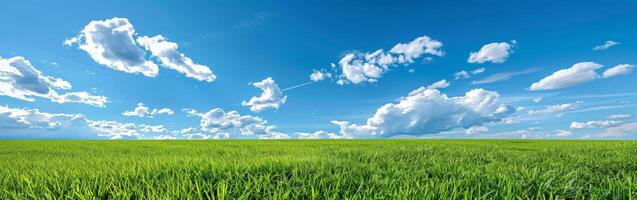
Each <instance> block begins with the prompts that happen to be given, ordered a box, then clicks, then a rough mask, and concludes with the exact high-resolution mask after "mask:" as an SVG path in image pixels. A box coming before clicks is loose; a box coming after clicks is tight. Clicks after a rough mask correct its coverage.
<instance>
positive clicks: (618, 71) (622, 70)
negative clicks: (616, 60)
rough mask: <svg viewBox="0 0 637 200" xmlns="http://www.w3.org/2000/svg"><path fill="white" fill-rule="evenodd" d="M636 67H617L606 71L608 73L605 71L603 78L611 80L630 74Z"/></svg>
mask: <svg viewBox="0 0 637 200" xmlns="http://www.w3.org/2000/svg"><path fill="white" fill-rule="evenodd" d="M634 67H635V65H630V64H620V65H616V66H614V67H611V68H608V69H606V71H604V73H603V74H602V78H610V77H613V76H619V75H625V74H630V73H631V72H632V71H633V68H634Z"/></svg>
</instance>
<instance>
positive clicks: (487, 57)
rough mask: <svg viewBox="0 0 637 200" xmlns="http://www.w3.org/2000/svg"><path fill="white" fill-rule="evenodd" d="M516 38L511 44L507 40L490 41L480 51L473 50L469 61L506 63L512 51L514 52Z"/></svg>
mask: <svg viewBox="0 0 637 200" xmlns="http://www.w3.org/2000/svg"><path fill="white" fill-rule="evenodd" d="M514 45H515V40H514V41H513V42H511V44H509V43H506V42H500V43H490V44H486V45H484V46H482V48H480V50H479V51H478V52H471V53H470V54H469V58H468V59H467V62H468V63H485V62H492V63H504V62H505V61H506V60H507V59H508V58H509V55H510V54H511V53H513V47H514Z"/></svg>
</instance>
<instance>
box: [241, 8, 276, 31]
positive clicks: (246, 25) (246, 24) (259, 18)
mask: <svg viewBox="0 0 637 200" xmlns="http://www.w3.org/2000/svg"><path fill="white" fill-rule="evenodd" d="M270 17H272V13H270V12H265V11H262V12H259V13H258V14H257V15H256V16H254V17H253V18H251V19H248V20H244V21H241V22H239V23H238V24H235V25H234V28H235V29H238V30H247V29H252V28H255V27H259V26H262V25H263V24H265V22H266V21H267V20H268V19H269V18H270Z"/></svg>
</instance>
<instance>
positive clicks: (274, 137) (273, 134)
mask: <svg viewBox="0 0 637 200" xmlns="http://www.w3.org/2000/svg"><path fill="white" fill-rule="evenodd" d="M257 137H258V138H259V139H262V140H263V139H270V140H282V139H290V136H289V135H288V134H285V133H280V132H271V133H268V134H264V135H258V136H257Z"/></svg>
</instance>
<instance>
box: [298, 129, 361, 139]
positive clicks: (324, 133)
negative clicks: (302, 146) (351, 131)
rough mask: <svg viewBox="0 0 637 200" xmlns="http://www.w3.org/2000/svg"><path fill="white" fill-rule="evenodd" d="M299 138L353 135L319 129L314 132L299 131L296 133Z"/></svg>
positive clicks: (347, 137)
mask: <svg viewBox="0 0 637 200" xmlns="http://www.w3.org/2000/svg"><path fill="white" fill-rule="evenodd" d="M296 136H297V138H298V139H351V138H352V137H351V136H346V135H341V134H337V133H330V132H327V131H323V130H319V131H315V132H312V133H308V132H299V133H296Z"/></svg>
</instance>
